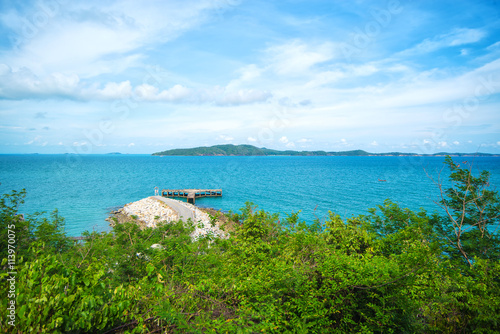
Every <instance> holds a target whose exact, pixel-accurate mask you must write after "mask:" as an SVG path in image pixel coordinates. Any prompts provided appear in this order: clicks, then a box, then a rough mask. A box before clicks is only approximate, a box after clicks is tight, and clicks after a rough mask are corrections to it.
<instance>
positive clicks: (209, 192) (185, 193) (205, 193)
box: [161, 189, 222, 204]
mask: <svg viewBox="0 0 500 334" xmlns="http://www.w3.org/2000/svg"><path fill="white" fill-rule="evenodd" d="M161 195H162V196H163V197H180V198H187V201H188V203H192V204H194V203H195V200H196V199H197V198H199V197H221V196H222V189H163V190H162V191H161Z"/></svg>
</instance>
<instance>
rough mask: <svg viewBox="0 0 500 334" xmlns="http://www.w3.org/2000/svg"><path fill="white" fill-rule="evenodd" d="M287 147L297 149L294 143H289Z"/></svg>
mask: <svg viewBox="0 0 500 334" xmlns="http://www.w3.org/2000/svg"><path fill="white" fill-rule="evenodd" d="M286 147H288V148H293V147H295V144H294V143H293V142H289V143H286Z"/></svg>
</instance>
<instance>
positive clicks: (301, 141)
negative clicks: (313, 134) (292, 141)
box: [297, 138, 312, 143]
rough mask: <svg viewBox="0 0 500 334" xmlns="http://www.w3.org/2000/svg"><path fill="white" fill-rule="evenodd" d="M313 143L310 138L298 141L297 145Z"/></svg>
mask: <svg viewBox="0 0 500 334" xmlns="http://www.w3.org/2000/svg"><path fill="white" fill-rule="evenodd" d="M311 142H312V139H308V138H302V139H299V140H297V143H311Z"/></svg>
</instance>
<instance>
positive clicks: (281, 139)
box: [279, 136, 288, 144]
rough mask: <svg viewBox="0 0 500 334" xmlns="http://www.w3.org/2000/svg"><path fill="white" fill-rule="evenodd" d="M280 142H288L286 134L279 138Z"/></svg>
mask: <svg viewBox="0 0 500 334" xmlns="http://www.w3.org/2000/svg"><path fill="white" fill-rule="evenodd" d="M279 141H280V143H283V144H286V143H288V138H287V137H286V136H283V137H281V138H280V139H279Z"/></svg>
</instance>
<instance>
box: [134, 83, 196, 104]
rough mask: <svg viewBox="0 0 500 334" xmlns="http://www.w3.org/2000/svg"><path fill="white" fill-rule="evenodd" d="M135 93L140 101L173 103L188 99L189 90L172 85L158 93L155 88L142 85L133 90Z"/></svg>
mask: <svg viewBox="0 0 500 334" xmlns="http://www.w3.org/2000/svg"><path fill="white" fill-rule="evenodd" d="M135 93H136V95H137V97H138V98H139V99H140V100H141V101H163V102H175V101H182V100H187V99H189V97H190V95H191V90H190V89H189V88H186V87H184V86H182V85H174V86H173V87H172V88H170V89H166V90H163V91H161V92H160V91H159V89H158V88H157V87H155V86H152V85H149V84H142V85H140V86H137V87H136V88H135Z"/></svg>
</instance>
